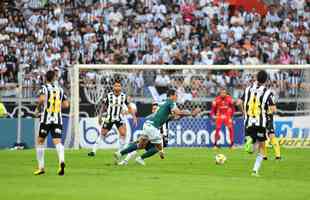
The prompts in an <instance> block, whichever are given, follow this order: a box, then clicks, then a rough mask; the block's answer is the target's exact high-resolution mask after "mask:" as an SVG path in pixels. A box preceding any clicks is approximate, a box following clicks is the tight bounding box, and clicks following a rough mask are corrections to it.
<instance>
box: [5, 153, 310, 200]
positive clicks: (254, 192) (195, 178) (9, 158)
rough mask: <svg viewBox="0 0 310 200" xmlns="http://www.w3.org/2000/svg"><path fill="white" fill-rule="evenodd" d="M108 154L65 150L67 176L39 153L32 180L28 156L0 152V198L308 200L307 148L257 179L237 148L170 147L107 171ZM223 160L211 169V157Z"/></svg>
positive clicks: (266, 167) (266, 165) (266, 166)
mask: <svg viewBox="0 0 310 200" xmlns="http://www.w3.org/2000/svg"><path fill="white" fill-rule="evenodd" d="M112 152H113V151H111V150H100V151H98V153H97V156H96V157H94V158H92V157H88V156H87V151H86V150H79V151H75V150H67V151H66V164H67V168H66V174H65V176H64V177H59V176H57V175H56V171H57V167H58V166H57V157H56V152H55V151H54V150H47V151H46V153H45V163H46V174H45V175H43V176H34V175H33V174H32V172H33V171H34V169H35V168H36V165H37V163H36V157H35V151H34V150H25V151H10V150H1V151H0V158H1V161H0V199H1V200H11V199H12V200H13V199H14V200H17V199H19V200H36V199H38V200H42V199H43V200H57V199H59V200H69V199H72V200H95V199H100V200H110V199H111V200H140V199H147V200H200V199H201V200H208V199H210V200H243V199H244V200H264V199H272V200H274V199H281V200H286V199H287V200H289V199H292V200H308V199H310V149H282V154H283V158H284V159H283V160H281V161H275V160H273V159H269V160H268V161H264V162H263V166H262V168H261V177H258V178H257V177H251V176H250V173H251V169H252V166H253V163H254V159H255V155H249V154H246V153H244V152H243V151H242V150H241V149H236V150H229V149H220V150H217V151H215V150H212V149H207V148H183V149H182V148H179V149H175V148H171V149H167V150H166V159H164V160H160V158H159V156H158V155H155V156H154V157H153V158H151V159H149V160H146V163H147V165H146V166H140V165H137V164H135V163H134V161H132V162H130V163H129V165H128V166H115V165H113V156H112ZM216 153H223V154H225V155H226V156H227V158H228V160H227V162H226V163H225V164H224V165H215V162H214V155H215V154H216Z"/></svg>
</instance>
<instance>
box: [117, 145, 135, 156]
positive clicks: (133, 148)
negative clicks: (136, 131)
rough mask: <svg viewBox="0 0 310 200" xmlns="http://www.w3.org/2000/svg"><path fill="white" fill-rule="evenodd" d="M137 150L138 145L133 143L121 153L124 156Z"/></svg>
mask: <svg viewBox="0 0 310 200" xmlns="http://www.w3.org/2000/svg"><path fill="white" fill-rule="evenodd" d="M137 149H138V145H137V144H136V143H131V144H129V145H128V147H127V148H125V149H123V150H122V151H121V152H120V153H121V155H122V156H123V155H125V154H128V153H130V152H133V151H135V150H137Z"/></svg>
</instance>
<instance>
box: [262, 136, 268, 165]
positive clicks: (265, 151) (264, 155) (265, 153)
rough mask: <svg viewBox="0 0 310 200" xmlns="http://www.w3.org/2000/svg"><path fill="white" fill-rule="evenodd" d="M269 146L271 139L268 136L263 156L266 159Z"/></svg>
mask: <svg viewBox="0 0 310 200" xmlns="http://www.w3.org/2000/svg"><path fill="white" fill-rule="evenodd" d="M268 146H269V140H268V138H267V140H266V141H265V147H264V151H263V157H264V160H268V149H267V148H268Z"/></svg>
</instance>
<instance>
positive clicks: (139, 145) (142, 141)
mask: <svg viewBox="0 0 310 200" xmlns="http://www.w3.org/2000/svg"><path fill="white" fill-rule="evenodd" d="M148 142H149V140H148V138H147V137H146V136H145V135H141V136H140V138H139V140H138V142H133V143H130V144H129V145H128V146H127V147H126V148H125V149H123V150H121V151H120V150H118V151H117V152H115V153H114V156H115V162H116V163H117V164H120V159H121V157H122V156H124V155H127V154H129V153H131V152H134V151H137V150H138V149H144V148H145V147H146V145H147V143H148Z"/></svg>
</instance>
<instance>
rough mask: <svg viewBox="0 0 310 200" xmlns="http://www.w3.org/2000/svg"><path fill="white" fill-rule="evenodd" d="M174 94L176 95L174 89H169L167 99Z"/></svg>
mask: <svg viewBox="0 0 310 200" xmlns="http://www.w3.org/2000/svg"><path fill="white" fill-rule="evenodd" d="M175 94H176V90H175V89H169V90H168V91H167V97H171V96H173V95H175Z"/></svg>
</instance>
